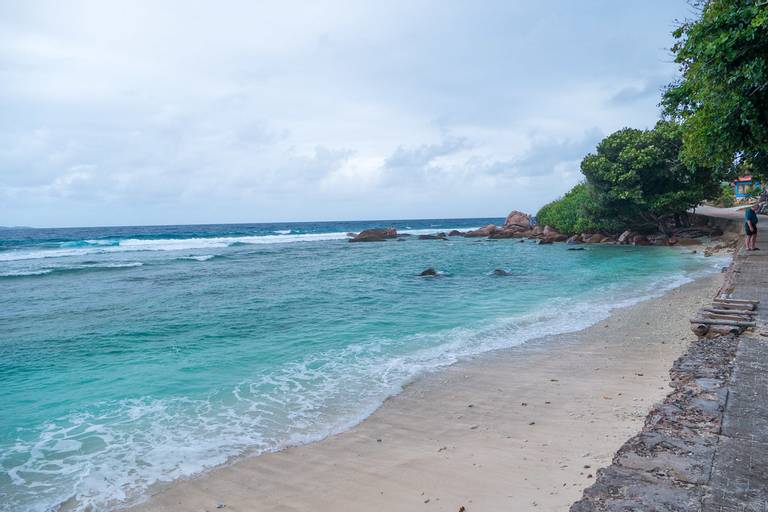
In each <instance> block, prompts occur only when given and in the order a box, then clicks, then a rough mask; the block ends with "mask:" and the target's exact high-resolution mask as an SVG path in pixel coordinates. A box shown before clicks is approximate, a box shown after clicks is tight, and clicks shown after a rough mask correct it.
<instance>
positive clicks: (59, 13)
mask: <svg viewBox="0 0 768 512" xmlns="http://www.w3.org/2000/svg"><path fill="white" fill-rule="evenodd" d="M691 15H692V12H691V10H690V8H689V7H688V4H687V3H686V2H685V1H684V0H622V1H616V0H580V1H573V0H536V1H533V0H501V1H483V0H480V1H476V2H475V1H473V2H468V1H462V2H455V1H451V0H439V1H420V0H408V1H403V2H400V1H398V0H394V1H387V2H367V1H355V2H351V1H344V2H335V1H322V0H318V1H312V2H309V1H306V2H294V1H292V0H282V1H279V2H261V1H255V0H242V1H240V0H223V1H220V2H212V1H208V2H202V1H194V0H183V1H176V0H162V1H155V0H152V1H145V0H131V1H125V2H121V1H102V0H96V1H78V0H70V1H67V2H60V1H50V2H40V1H35V0H30V1H25V2H18V1H16V0H0V225H25V226H101V225H143V224H194V223H224V222H271V221H310V220H345V219H350V220H351V219H361V220H362V219H407V218H459V217H502V216H504V215H506V213H507V212H509V211H510V210H513V209H517V210H523V211H528V212H532V213H533V212H535V211H536V210H537V209H538V208H539V207H541V206H542V205H543V204H545V203H547V202H549V201H551V200H553V199H555V198H557V197H558V196H560V195H562V194H563V193H564V192H566V191H567V190H568V189H569V188H570V187H572V186H573V185H574V184H576V183H577V182H579V181H580V180H581V179H582V177H581V174H580V173H579V163H580V161H581V159H582V158H583V157H584V156H585V155H586V154H587V153H589V152H590V151H594V148H595V145H596V144H597V142H599V141H600V139H601V138H602V137H604V136H606V135H608V134H610V133H611V132H613V131H615V130H618V129H620V128H623V127H625V126H631V127H635V128H649V127H651V126H653V124H654V123H655V121H656V120H657V119H658V116H659V108H658V106H657V104H658V101H659V96H660V90H661V88H662V87H663V86H664V85H665V84H667V83H669V82H670V81H671V80H673V79H674V78H675V76H676V74H677V68H676V65H675V64H674V62H673V61H672V57H671V54H670V51H669V48H670V47H671V45H672V37H671V35H670V33H671V31H672V30H673V28H674V27H675V25H676V20H680V19H683V18H685V17H688V16H691Z"/></svg>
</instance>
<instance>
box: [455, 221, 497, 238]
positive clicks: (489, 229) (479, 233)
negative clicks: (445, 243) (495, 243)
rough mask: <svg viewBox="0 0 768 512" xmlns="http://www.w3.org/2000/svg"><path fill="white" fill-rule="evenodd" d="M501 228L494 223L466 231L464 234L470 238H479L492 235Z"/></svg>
mask: <svg viewBox="0 0 768 512" xmlns="http://www.w3.org/2000/svg"><path fill="white" fill-rule="evenodd" d="M498 229H499V228H497V227H496V226H495V225H494V224H488V225H487V226H485V227H482V228H480V229H476V230H474V231H467V232H466V233H464V236H466V237H469V238H479V237H483V236H490V235H492V234H493V233H495V232H496V231H497V230H498Z"/></svg>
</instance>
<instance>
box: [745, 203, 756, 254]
mask: <svg viewBox="0 0 768 512" xmlns="http://www.w3.org/2000/svg"><path fill="white" fill-rule="evenodd" d="M744 233H746V235H747V236H746V237H744V248H745V249H746V250H748V251H759V250H760V249H758V248H757V247H755V244H756V243H757V204H753V205H752V206H751V207H750V208H747V210H746V211H745V212H744Z"/></svg>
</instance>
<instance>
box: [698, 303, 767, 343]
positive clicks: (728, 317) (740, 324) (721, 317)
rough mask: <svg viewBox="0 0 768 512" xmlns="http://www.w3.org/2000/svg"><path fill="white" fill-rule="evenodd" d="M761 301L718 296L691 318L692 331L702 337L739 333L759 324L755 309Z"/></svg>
mask: <svg viewBox="0 0 768 512" xmlns="http://www.w3.org/2000/svg"><path fill="white" fill-rule="evenodd" d="M759 303H760V301H758V300H751V299H731V298H727V297H717V298H715V299H714V300H713V301H712V304H711V305H710V306H704V307H702V308H701V309H699V311H698V312H697V314H696V316H695V317H694V318H691V320H690V322H691V331H693V333H694V334H695V335H696V336H698V337H700V338H703V337H707V338H712V337H714V336H722V335H727V334H735V335H739V334H741V333H742V332H744V330H746V329H748V328H753V327H755V326H756V325H757V324H756V322H755V310H756V309H757V305H758V304H759Z"/></svg>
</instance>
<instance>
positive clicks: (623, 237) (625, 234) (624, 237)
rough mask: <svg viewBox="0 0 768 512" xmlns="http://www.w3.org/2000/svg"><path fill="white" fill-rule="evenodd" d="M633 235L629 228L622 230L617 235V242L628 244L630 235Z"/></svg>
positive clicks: (630, 238) (630, 239)
mask: <svg viewBox="0 0 768 512" xmlns="http://www.w3.org/2000/svg"><path fill="white" fill-rule="evenodd" d="M633 236H634V233H632V231H630V230H628V229H627V230H626V231H624V232H623V233H622V234H620V235H619V243H620V244H628V243H630V242H631V241H632V237H633Z"/></svg>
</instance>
